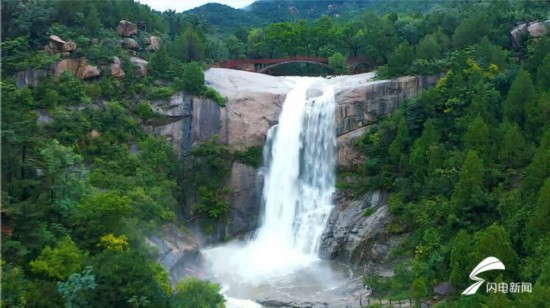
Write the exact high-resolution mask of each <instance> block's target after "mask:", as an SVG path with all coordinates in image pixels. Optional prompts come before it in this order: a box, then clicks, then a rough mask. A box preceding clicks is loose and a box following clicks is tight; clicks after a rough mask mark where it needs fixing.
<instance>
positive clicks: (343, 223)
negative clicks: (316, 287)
mask: <svg viewBox="0 0 550 308" xmlns="http://www.w3.org/2000/svg"><path fill="white" fill-rule="evenodd" d="M387 197H388V196H387V194H386V193H385V192H381V191H374V192H369V193H367V194H366V195H364V196H363V197H362V198H361V199H360V200H353V201H350V200H344V199H341V200H339V201H338V202H337V205H336V207H335V208H334V210H333V211H332V213H331V215H330V218H329V223H328V225H327V228H326V229H325V232H324V234H323V236H322V242H321V256H322V257H323V258H326V259H333V260H338V261H341V262H343V263H344V264H349V265H350V266H352V268H354V269H356V270H359V271H367V270H369V267H371V266H372V265H373V264H384V263H387V262H389V261H391V256H390V250H391V248H392V247H394V246H396V245H398V244H399V242H400V240H401V238H400V237H399V236H393V235H391V234H390V233H389V231H388V230H387V226H388V224H389V223H390V222H391V221H392V215H391V214H390V212H389V208H388V204H387ZM367 209H368V211H369V212H370V215H368V216H367V217H365V215H364V213H365V211H366V210H367ZM360 266H362V267H360Z"/></svg>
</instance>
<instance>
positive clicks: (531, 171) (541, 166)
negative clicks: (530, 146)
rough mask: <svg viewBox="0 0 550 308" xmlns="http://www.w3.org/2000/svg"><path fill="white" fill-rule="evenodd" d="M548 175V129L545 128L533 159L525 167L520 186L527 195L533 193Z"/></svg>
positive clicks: (549, 166)
mask: <svg viewBox="0 0 550 308" xmlns="http://www.w3.org/2000/svg"><path fill="white" fill-rule="evenodd" d="M549 176H550V129H546V132H545V134H544V135H543V136H542V139H541V141H540V145H539V147H538V149H537V150H536V151H535V156H534V157H533V160H532V161H531V163H530V164H529V166H527V168H525V177H524V180H523V182H522V187H523V190H524V192H525V193H526V194H527V196H533V195H535V194H536V193H537V192H538V191H539V189H540V188H541V187H542V185H543V184H544V182H545V181H546V179H547V178H548V177H549Z"/></svg>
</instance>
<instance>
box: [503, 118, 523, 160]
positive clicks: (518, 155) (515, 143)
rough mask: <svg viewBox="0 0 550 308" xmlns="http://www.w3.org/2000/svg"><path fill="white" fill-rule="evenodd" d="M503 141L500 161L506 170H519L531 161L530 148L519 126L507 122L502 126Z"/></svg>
mask: <svg viewBox="0 0 550 308" xmlns="http://www.w3.org/2000/svg"><path fill="white" fill-rule="evenodd" d="M500 132H501V135H502V139H501V140H502V141H501V144H500V147H499V151H498V159H499V161H500V162H501V163H502V165H503V166H504V167H505V168H519V167H522V166H524V165H525V164H526V163H527V160H528V159H529V146H528V145H527V142H526V141H525V137H523V132H522V130H521V128H520V127H519V125H517V124H516V123H510V122H508V121H505V122H504V123H502V125H501V126H500Z"/></svg>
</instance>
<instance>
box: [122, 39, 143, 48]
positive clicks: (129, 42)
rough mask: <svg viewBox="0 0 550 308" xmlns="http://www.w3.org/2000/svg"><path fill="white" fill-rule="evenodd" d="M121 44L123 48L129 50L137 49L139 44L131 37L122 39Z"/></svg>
mask: <svg viewBox="0 0 550 308" xmlns="http://www.w3.org/2000/svg"><path fill="white" fill-rule="evenodd" d="M122 46H123V47H124V48H126V49H130V50H138V49H139V44H138V43H137V41H136V40H134V39H133V38H127V39H125V40H123V41H122Z"/></svg>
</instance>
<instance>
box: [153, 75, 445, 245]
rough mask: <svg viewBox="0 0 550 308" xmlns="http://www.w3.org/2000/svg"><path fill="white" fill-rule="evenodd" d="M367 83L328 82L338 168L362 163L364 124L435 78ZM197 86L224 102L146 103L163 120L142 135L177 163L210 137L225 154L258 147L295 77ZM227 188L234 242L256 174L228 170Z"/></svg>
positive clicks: (356, 79) (363, 79)
mask: <svg viewBox="0 0 550 308" xmlns="http://www.w3.org/2000/svg"><path fill="white" fill-rule="evenodd" d="M373 77H374V74H373V73H367V74H359V75H353V76H339V77H335V78H332V79H330V80H329V82H330V83H332V84H333V85H334V87H335V92H336V103H337V107H336V112H337V113H336V124H337V134H338V164H339V166H340V167H341V168H349V169H353V168H354V167H356V166H358V165H360V164H362V163H363V161H364V157H363V156H362V154H361V153H360V151H358V150H357V149H355V142H356V140H357V139H358V138H360V137H361V136H363V135H364V133H365V132H366V131H367V130H368V128H369V125H370V124H372V123H374V122H376V121H378V120H379V118H380V116H382V115H385V114H388V113H390V112H392V111H393V110H395V109H396V108H397V107H398V106H399V104H400V103H401V102H403V101H404V100H405V99H408V98H413V97H415V96H416V95H418V94H419V93H420V91H421V90H422V89H424V88H427V87H429V86H432V85H434V84H435V83H436V82H437V80H438V79H439V76H431V77H422V76H408V77H402V78H398V79H394V80H380V81H372V78H373ZM205 79H206V83H207V85H208V86H210V87H212V88H214V89H216V90H217V91H218V92H219V93H220V94H221V95H222V96H224V97H226V98H227V102H226V105H225V107H220V106H219V105H218V104H216V103H215V102H214V101H212V100H210V99H206V98H200V97H195V96H191V95H187V94H185V93H183V92H179V93H176V94H174V95H173V96H172V97H171V98H170V99H168V100H159V101H154V102H152V103H151V106H152V109H153V110H154V111H155V112H157V113H161V114H164V115H166V116H167V117H166V118H165V119H163V120H162V121H157V122H149V123H146V130H147V131H150V132H154V133H156V134H159V135H165V136H168V138H169V139H170V140H171V142H172V144H173V145H174V148H175V149H176V150H177V151H178V153H179V154H180V156H181V157H183V158H185V157H188V156H189V155H190V151H191V149H192V147H193V146H195V145H197V144H199V143H201V142H204V141H207V140H208V139H210V138H211V137H212V136H214V135H218V136H219V140H220V141H221V142H222V143H224V144H226V145H228V146H229V147H230V148H231V149H233V150H245V149H247V148H250V147H261V146H263V145H264V143H265V140H266V136H267V132H268V130H269V128H270V127H272V126H273V125H275V124H277V122H278V117H279V114H280V112H281V109H282V105H283V103H284V100H285V98H286V95H287V93H288V92H289V91H290V90H291V89H292V88H293V87H294V85H295V84H296V82H297V78H296V77H274V76H269V75H264V74H258V73H251V72H245V71H237V70H229V69H209V70H208V71H206V72H205ZM310 94H311V95H315V93H313V92H312V93H310ZM228 181H229V183H228V186H229V187H230V188H231V190H232V193H231V194H230V196H229V200H230V207H231V212H230V220H229V223H228V224H227V225H226V226H225V230H224V232H222V233H224V234H225V235H228V236H234V235H238V234H241V233H246V232H248V231H252V230H254V229H255V228H256V224H257V221H258V217H259V215H260V208H261V202H260V200H261V199H260V198H261V177H260V176H258V170H256V169H254V168H252V167H249V166H244V165H242V164H238V163H235V164H234V165H233V166H232V173H231V177H230V179H229V180H228Z"/></svg>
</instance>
